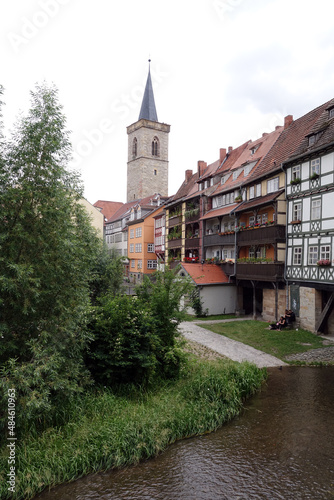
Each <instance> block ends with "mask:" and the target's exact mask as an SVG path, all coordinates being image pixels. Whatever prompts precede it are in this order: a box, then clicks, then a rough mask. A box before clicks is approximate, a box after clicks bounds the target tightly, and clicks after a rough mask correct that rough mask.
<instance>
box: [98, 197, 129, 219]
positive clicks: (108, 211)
mask: <svg viewBox="0 0 334 500" xmlns="http://www.w3.org/2000/svg"><path fill="white" fill-rule="evenodd" d="M122 205H123V202H121V201H105V200H98V201H96V202H95V203H94V205H93V206H94V207H96V208H99V209H100V211H101V212H102V213H103V215H104V217H105V219H106V220H109V219H110V218H111V217H112V216H113V215H114V214H115V213H116V212H117V210H119V209H120V208H121V206H122Z"/></svg>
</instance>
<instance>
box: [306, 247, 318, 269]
mask: <svg viewBox="0 0 334 500" xmlns="http://www.w3.org/2000/svg"><path fill="white" fill-rule="evenodd" d="M317 262H318V247H315V246H312V247H309V249H308V263H309V266H315V265H316V263H317Z"/></svg>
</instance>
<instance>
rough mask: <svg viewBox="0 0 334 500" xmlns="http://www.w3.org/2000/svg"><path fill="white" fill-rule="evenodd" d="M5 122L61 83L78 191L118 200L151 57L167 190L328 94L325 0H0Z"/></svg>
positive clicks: (330, 22)
mask: <svg viewBox="0 0 334 500" xmlns="http://www.w3.org/2000/svg"><path fill="white" fill-rule="evenodd" d="M1 5H2V13H1V16H0V27H1V31H0V32H1V37H2V40H1V42H2V43H1V46H2V51H1V55H2V57H1V68H2V71H1V75H2V79H1V80H0V83H1V84H2V85H3V86H4V87H5V96H4V101H5V102H6V106H5V108H4V122H5V126H6V129H10V128H11V126H12V124H13V122H14V121H15V117H16V116H17V115H18V113H19V111H20V110H23V111H24V110H26V109H27V105H28V103H29V92H30V91H31V90H33V89H34V87H35V84H36V83H38V82H42V81H43V80H46V82H49V83H54V84H55V85H56V86H57V88H58V89H59V97H60V102H61V103H62V105H63V106H64V113H65V115H66V117H67V124H68V128H69V129H70V130H71V131H72V144H73V152H74V165H75V167H76V168H77V169H78V170H79V171H80V172H81V174H82V178H83V182H84V185H85V197H86V198H87V199H88V200H89V201H90V202H91V203H94V202H95V201H97V200H98V199H102V200H111V201H123V202H125V201H126V167H127V134H126V127H127V126H128V125H130V124H131V123H134V122H135V121H137V119H138V115H139V111H140V105H141V101H142V96H143V92H144V86H145V82H146V78H147V72H148V62H147V61H148V59H149V58H151V60H152V62H151V75H152V81H153V89H154V95H155V102H156V108H157V114H158V119H159V121H160V122H164V123H168V124H170V125H171V131H170V134H169V140H170V143H169V144H170V147H169V160H170V164H169V194H170V195H172V194H174V193H175V192H176V190H177V189H178V188H179V186H180V184H181V183H182V181H183V179H184V171H185V170H187V169H193V170H195V169H196V168H197V161H198V160H204V161H207V162H208V163H211V162H213V161H215V160H216V159H217V158H218V154H219V148H222V147H226V148H227V147H228V146H233V147H237V146H238V145H240V144H242V143H243V142H245V141H247V140H249V139H252V140H255V139H257V138H258V137H260V136H261V135H262V133H263V132H269V131H271V130H273V129H274V128H275V126H276V125H282V124H283V120H284V116H286V115H288V114H292V115H293V116H294V118H298V117H299V116H301V115H303V114H305V113H306V112H308V111H310V110H311V109H313V108H315V107H317V106H319V105H320V104H322V103H324V102H326V101H327V100H329V99H331V98H333V97H334V16H333V4H332V2H331V0H318V1H317V2H314V1H309V0H168V1H167V0H166V1H162V0H123V1H121V0H117V1H116V0H94V1H93V0H14V1H13V0H4V1H3V2H2V3H1Z"/></svg>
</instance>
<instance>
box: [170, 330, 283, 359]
mask: <svg viewBox="0 0 334 500" xmlns="http://www.w3.org/2000/svg"><path fill="white" fill-rule="evenodd" d="M239 321H240V320H239ZM220 322H221V321H220ZM179 328H180V331H181V333H182V335H183V336H184V337H185V338H186V339H188V340H191V341H193V342H198V343H199V344H202V345H204V346H206V347H208V348H209V349H212V350H213V351H216V352H218V353H219V354H221V355H223V356H226V357H227V358H230V359H233V361H239V362H242V361H251V362H252V363H254V364H256V366H258V367H259V368H264V367H272V366H284V365H286V363H284V362H283V361H282V360H280V359H278V358H275V357H274V356H271V355H270V354H266V353H264V352H262V351H259V350H257V349H254V347H250V346H248V345H246V344H242V343H241V342H238V341H236V340H232V339H229V338H227V337H224V336H223V335H219V334H218V333H213V332H210V331H209V330H206V329H205V328H202V327H201V326H198V325H195V324H194V323H192V322H190V321H189V322H188V321H185V322H184V323H181V325H180V326H179Z"/></svg>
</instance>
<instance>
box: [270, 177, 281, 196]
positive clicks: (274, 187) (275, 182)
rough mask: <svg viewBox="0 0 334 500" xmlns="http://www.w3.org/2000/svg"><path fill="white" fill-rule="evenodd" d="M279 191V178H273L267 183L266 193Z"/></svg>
mask: <svg viewBox="0 0 334 500" xmlns="http://www.w3.org/2000/svg"><path fill="white" fill-rule="evenodd" d="M278 190H279V177H278V176H277V177H273V179H269V180H268V181H267V193H268V194H269V193H274V192H275V191H278Z"/></svg>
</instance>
